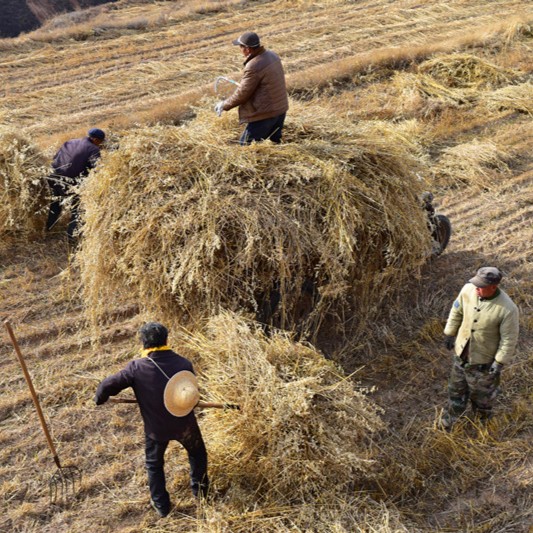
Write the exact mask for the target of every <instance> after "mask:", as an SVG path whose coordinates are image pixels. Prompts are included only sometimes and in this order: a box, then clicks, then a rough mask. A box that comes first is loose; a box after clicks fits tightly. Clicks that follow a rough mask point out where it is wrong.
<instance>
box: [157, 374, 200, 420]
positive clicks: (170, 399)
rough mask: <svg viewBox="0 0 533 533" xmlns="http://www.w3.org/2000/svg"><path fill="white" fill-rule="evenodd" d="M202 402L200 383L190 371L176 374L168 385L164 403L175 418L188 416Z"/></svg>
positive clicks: (164, 394)
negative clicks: (199, 390)
mask: <svg viewBox="0 0 533 533" xmlns="http://www.w3.org/2000/svg"><path fill="white" fill-rule="evenodd" d="M199 400H200V393H199V392H198V381H197V379H196V376H195V375H194V374H193V373H192V372H189V370H182V371H181V372H177V373H176V374H174V375H173V376H172V377H171V378H170V379H169V380H168V383H167V384H166V387H165V391H164V393H163V401H164V403H165V407H166V408H167V411H168V412H169V413H171V414H173V415H174V416H187V415H188V414H189V413H190V412H191V411H192V410H193V409H194V407H195V406H196V405H197V404H198V401H199Z"/></svg>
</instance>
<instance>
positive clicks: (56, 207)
mask: <svg viewBox="0 0 533 533" xmlns="http://www.w3.org/2000/svg"><path fill="white" fill-rule="evenodd" d="M68 179H69V178H65V177H63V176H58V175H55V174H52V175H51V176H49V177H48V186H49V188H50V192H51V193H52V194H53V195H54V197H55V198H54V200H52V202H51V204H50V209H49V210H48V220H47V222H46V229H47V231H50V230H51V229H52V228H53V227H54V226H55V224H56V222H57V221H58V219H59V217H60V216H61V212H62V211H63V204H62V202H63V198H65V197H66V196H72V203H71V206H70V222H69V224H68V226H67V236H68V238H69V240H72V239H73V238H74V235H75V233H76V230H77V228H78V209H79V204H80V201H79V198H78V196H77V195H75V196H74V195H71V194H69V193H68V192H67V189H68V183H67V180H68Z"/></svg>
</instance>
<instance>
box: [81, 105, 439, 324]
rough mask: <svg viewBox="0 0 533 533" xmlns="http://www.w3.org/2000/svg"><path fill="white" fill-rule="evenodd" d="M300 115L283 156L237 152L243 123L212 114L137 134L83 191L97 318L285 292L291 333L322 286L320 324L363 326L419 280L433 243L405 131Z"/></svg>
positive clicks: (88, 271)
mask: <svg viewBox="0 0 533 533" xmlns="http://www.w3.org/2000/svg"><path fill="white" fill-rule="evenodd" d="M208 105H210V103H209V104H208ZM292 117H294V118H291V119H290V120H289V124H288V126H287V133H286V136H285V139H286V143H285V144H283V145H280V146H276V145H272V144H271V143H268V142H264V143H258V144H255V145H253V146H250V147H245V148H243V147H240V146H238V145H237V144H236V143H235V142H234V141H235V139H236V138H238V131H236V130H235V122H236V121H235V117H234V116H233V115H231V114H226V115H224V117H223V118H222V119H217V117H214V116H213V114H212V113H211V112H209V113H207V112H203V111H202V112H200V113H199V115H198V117H197V118H196V119H195V120H193V121H192V122H190V123H188V124H187V125H186V126H184V127H181V128H175V127H163V126H158V127H154V128H151V129H143V130H139V131H136V132H132V133H131V134H129V135H128V136H126V137H125V138H124V139H122V141H121V143H120V148H119V150H117V151H115V152H114V153H112V154H107V157H104V161H103V164H101V165H100V166H99V168H98V169H97V171H96V172H95V173H93V174H92V175H91V176H90V177H89V178H88V179H87V180H86V182H85V184H84V186H83V190H82V193H81V199H82V208H83V210H84V219H85V223H84V227H83V234H84V237H83V242H82V246H81V250H80V252H79V262H80V266H81V275H82V281H83V284H84V291H85V299H86V302H87V303H88V306H89V310H90V312H91V314H92V315H93V317H98V316H101V315H102V314H103V312H105V310H106V307H109V306H112V305H113V302H112V301H111V300H110V294H118V295H121V297H122V296H129V297H130V298H133V299H134V300H135V301H136V302H137V303H140V304H141V305H142V306H144V307H145V308H146V309H149V310H151V311H157V312H159V313H160V316H165V317H172V318H175V317H178V318H179V319H180V320H182V321H184V320H185V321H190V320H196V319H199V318H203V317H205V316H210V315H213V314H216V313H218V312H219V310H220V309H224V308H226V309H234V310H237V309H244V310H248V311H250V312H255V311H256V310H257V306H258V302H260V301H261V299H262V298H265V297H266V298H268V295H269V294H270V292H271V290H272V288H273V287H276V286H279V290H280V293H281V298H282V300H281V306H280V308H279V320H280V322H279V324H280V325H281V326H282V327H290V326H291V325H292V324H293V323H294V321H295V320H296V318H295V317H296V316H297V315H298V313H299V306H300V305H301V300H302V286H303V284H304V282H305V281H306V280H308V281H309V280H311V281H312V282H313V283H314V285H315V286H316V287H317V288H318V291H319V294H320V301H319V302H318V305H317V306H316V307H315V310H314V312H313V313H312V316H311V319H312V320H313V321H314V323H315V324H317V323H319V322H320V320H322V319H323V318H324V317H325V316H326V315H327V314H328V313H330V314H331V313H333V312H338V311H339V309H342V310H344V311H345V312H347V313H349V316H354V317H356V318H358V319H359V318H361V317H364V316H365V313H368V312H369V311H370V310H372V309H375V308H376V305H377V303H379V300H380V298H382V297H383V296H384V295H385V294H386V293H387V288H388V287H389V286H390V283H389V281H390V280H391V279H394V280H396V281H397V282H399V281H400V280H401V279H402V277H403V276H407V275H409V274H412V273H413V271H414V270H415V269H416V268H417V267H418V266H419V265H420V264H421V262H422V261H423V260H424V258H425V256H426V253H427V250H428V248H429V236H428V235H427V227H426V220H425V215H424V213H423V212H422V210H421V209H420V207H419V201H418V194H419V192H420V187H421V186H422V184H421V183H420V181H418V180H417V178H416V176H415V172H414V171H415V170H416V169H417V166H418V163H419V161H418V159H417V156H416V153H417V152H416V147H415V146H414V144H413V143H411V142H410V141H409V139H408V138H407V137H406V135H405V131H403V130H401V129H400V130H396V129H394V126H388V125H385V124H379V123H378V124H373V125H372V124H366V125H364V126H359V125H354V124H352V123H350V122H347V121H345V122H343V121H341V120H339V119H335V118H333V117H334V115H333V114H332V113H331V111H330V110H327V109H319V108H317V107H306V106H303V105H300V106H299V105H296V104H295V105H294V106H293V115H292ZM265 295H266V296H265ZM355 306H357V315H355V310H354V309H355ZM340 320H341V321H342V320H344V319H342V318H341V319H340Z"/></svg>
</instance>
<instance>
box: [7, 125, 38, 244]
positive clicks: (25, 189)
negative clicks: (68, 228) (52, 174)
mask: <svg viewBox="0 0 533 533" xmlns="http://www.w3.org/2000/svg"><path fill="white" fill-rule="evenodd" d="M47 171H48V168H47V166H46V158H45V157H44V155H43V154H42V153H41V152H40V150H39V149H38V148H37V147H36V146H35V145H34V144H33V143H32V142H31V141H30V139H29V138H28V137H26V136H25V135H24V134H21V133H20V132H19V131H18V130H15V129H14V128H10V127H0V236H2V237H4V236H7V235H11V236H17V237H20V236H23V237H27V236H29V235H31V234H33V233H35V232H36V231H38V230H39V229H42V226H43V222H44V213H45V209H44V208H45V205H46V201H45V195H46V192H47V191H46V182H45V179H44V178H45V176H46V174H47Z"/></svg>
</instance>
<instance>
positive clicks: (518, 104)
mask: <svg viewBox="0 0 533 533" xmlns="http://www.w3.org/2000/svg"><path fill="white" fill-rule="evenodd" d="M483 103H484V104H485V105H486V106H487V108H488V109H489V110H491V111H520V112H521V113H527V114H528V115H533V83H530V82H528V83H522V84H520V85H510V86H509V87H503V88H501V89H498V90H497V91H494V92H492V93H489V94H487V95H486V96H485V97H484V100H483Z"/></svg>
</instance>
